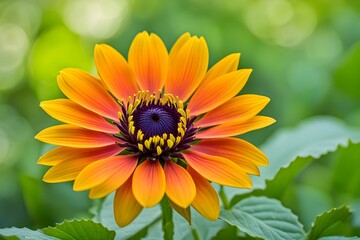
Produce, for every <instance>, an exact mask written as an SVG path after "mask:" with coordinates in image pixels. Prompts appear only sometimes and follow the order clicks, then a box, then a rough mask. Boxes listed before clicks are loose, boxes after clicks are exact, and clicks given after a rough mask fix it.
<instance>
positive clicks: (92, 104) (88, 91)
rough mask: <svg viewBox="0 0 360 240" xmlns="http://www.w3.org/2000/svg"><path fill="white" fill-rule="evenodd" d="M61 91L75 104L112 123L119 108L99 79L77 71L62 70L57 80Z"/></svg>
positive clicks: (116, 118) (115, 119)
mask: <svg viewBox="0 0 360 240" xmlns="http://www.w3.org/2000/svg"><path fill="white" fill-rule="evenodd" d="M57 80H58V85H59V87H60V89H61V91H62V92H63V93H64V94H65V95H66V96H67V97H68V98H70V99H71V100H73V101H74V102H76V103H77V104H79V105H81V106H83V107H85V108H87V109H89V110H91V111H93V112H95V113H97V114H99V115H101V116H104V117H107V118H110V119H112V120H114V121H118V120H119V119H118V112H120V111H121V107H120V106H119V104H117V103H116V101H115V100H114V99H113V98H112V97H111V96H110V94H109V93H108V92H107V91H106V90H105V88H104V86H103V85H102V84H101V82H100V81H99V79H97V78H95V77H94V76H92V75H90V74H88V73H86V72H83V71H81V70H78V69H64V70H62V71H61V72H60V75H59V76H58V78H57Z"/></svg>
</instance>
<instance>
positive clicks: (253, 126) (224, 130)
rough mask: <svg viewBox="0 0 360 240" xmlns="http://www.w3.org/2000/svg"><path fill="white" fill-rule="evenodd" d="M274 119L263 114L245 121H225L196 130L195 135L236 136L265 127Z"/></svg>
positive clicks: (204, 136) (212, 136)
mask: <svg viewBox="0 0 360 240" xmlns="http://www.w3.org/2000/svg"><path fill="white" fill-rule="evenodd" d="M274 122H276V121H275V119H273V118H271V117H265V116H255V117H252V118H250V119H248V120H246V121H243V120H241V121H240V120H239V121H237V120H235V121H231V122H227V123H224V124H221V125H218V126H216V127H212V128H209V129H206V130H204V131H201V132H198V133H197V134H196V137H197V138H199V139H205V138H222V137H229V136H236V135H240V134H244V133H247V132H250V131H253V130H257V129H260V128H264V127H267V126H269V125H271V124H273V123H274Z"/></svg>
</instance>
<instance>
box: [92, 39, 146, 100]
mask: <svg viewBox="0 0 360 240" xmlns="http://www.w3.org/2000/svg"><path fill="white" fill-rule="evenodd" d="M95 63H96V68H97V70H98V72H99V75H100V77H101V79H102V81H103V82H104V85H105V86H106V87H107V88H108V89H109V91H110V92H111V93H112V94H113V95H114V96H115V97H116V98H117V99H119V100H122V99H125V100H126V99H127V98H128V97H129V96H133V95H134V94H136V93H137V92H138V91H139V88H138V86H137V84H136V80H135V75H134V73H133V72H132V70H131V68H130V66H129V64H128V63H127V62H126V60H125V58H124V57H123V56H122V55H121V54H120V53H119V52H118V51H116V50H115V49H114V48H112V47H110V46H109V45H106V44H100V45H96V47H95Z"/></svg>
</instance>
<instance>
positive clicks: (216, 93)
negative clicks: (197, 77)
mask: <svg viewBox="0 0 360 240" xmlns="http://www.w3.org/2000/svg"><path fill="white" fill-rule="evenodd" d="M251 71H252V70H251V69H241V70H238V71H235V72H230V73H228V74H225V75H223V76H220V77H218V78H215V79H209V80H208V81H206V82H202V84H201V86H200V87H199V88H198V89H197V90H196V92H195V93H194V95H193V96H192V97H191V99H190V101H189V104H188V108H189V109H190V112H191V115H193V116H196V115H200V114H202V113H204V112H208V111H210V110H212V109H214V108H216V107H217V106H220V105H221V104H223V103H224V102H226V101H228V100H229V99H231V98H232V97H234V96H235V95H236V94H237V93H238V92H239V91H240V90H241V89H242V88H243V87H244V85H245V83H246V81H247V80H248V78H249V76H250V73H251ZM229 86H231V87H229Z"/></svg>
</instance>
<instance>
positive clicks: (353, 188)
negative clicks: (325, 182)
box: [331, 144, 360, 203]
mask: <svg viewBox="0 0 360 240" xmlns="http://www.w3.org/2000/svg"><path fill="white" fill-rule="evenodd" d="M359 156H360V144H350V145H349V147H348V148H346V149H339V150H338V151H337V152H336V154H335V165H334V169H336V171H333V176H332V184H331V185H332V186H331V188H332V192H333V193H334V195H335V196H336V198H337V199H336V200H338V201H337V202H340V203H343V202H349V201H351V199H354V198H355V199H356V198H360V174H359V169H360V161H359ZM344 176H346V177H344Z"/></svg>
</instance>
